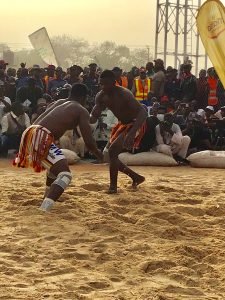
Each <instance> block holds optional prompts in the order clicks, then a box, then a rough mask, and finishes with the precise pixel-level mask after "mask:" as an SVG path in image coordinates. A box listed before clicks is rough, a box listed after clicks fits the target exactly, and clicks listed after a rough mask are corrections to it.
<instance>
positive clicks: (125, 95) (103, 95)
mask: <svg viewBox="0 0 225 300" xmlns="http://www.w3.org/2000/svg"><path fill="white" fill-rule="evenodd" d="M100 84H101V87H102V91H100V92H99V93H98V94H97V96H96V100H95V107H94V108H93V111H92V113H91V122H95V121H96V120H97V118H99V117H100V115H101V112H102V111H103V110H105V109H106V108H108V109H110V110H111V111H112V112H113V114H114V115H115V116H116V117H117V118H118V120H119V124H118V125H117V126H116V127H115V128H114V129H113V130H112V135H111V139H110V146H109V159H110V187H109V193H111V194H113V193H117V177H118V171H120V172H123V173H125V174H126V175H128V176H129V177H131V179H132V180H133V187H136V186H137V185H139V184H141V183H142V182H144V180H145V178H144V177H143V176H140V175H138V174H137V173H135V172H134V171H132V170H131V169H129V168H128V167H127V166H125V165H124V164H123V163H122V162H121V161H120V160H119V159H118V155H119V154H120V153H121V152H122V150H124V149H127V150H131V149H132V148H134V147H135V146H136V145H137V143H138V141H139V140H140V139H141V136H143V134H144V131H143V130H144V128H143V127H144V124H145V121H146V118H147V112H146V110H145V109H144V108H143V106H142V105H140V104H139V103H138V101H136V100H135V98H134V96H133V94H132V93H131V92H130V91H129V90H127V89H125V88H122V87H118V86H115V76H114V73H113V72H112V71H109V70H106V71H104V72H103V73H102V74H101V77H100Z"/></svg>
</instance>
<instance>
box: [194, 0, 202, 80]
mask: <svg viewBox="0 0 225 300" xmlns="http://www.w3.org/2000/svg"><path fill="white" fill-rule="evenodd" d="M200 6H201V0H198V7H200ZM196 38H197V40H196V60H195V76H197V75H198V71H199V69H198V63H199V40H200V36H199V33H198V32H197V36H196Z"/></svg>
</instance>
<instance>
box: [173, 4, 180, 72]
mask: <svg viewBox="0 0 225 300" xmlns="http://www.w3.org/2000/svg"><path fill="white" fill-rule="evenodd" d="M179 15H180V0H177V7H176V30H175V55H174V66H175V68H176V69H177V60H178V42H179V39H178V38H179Z"/></svg>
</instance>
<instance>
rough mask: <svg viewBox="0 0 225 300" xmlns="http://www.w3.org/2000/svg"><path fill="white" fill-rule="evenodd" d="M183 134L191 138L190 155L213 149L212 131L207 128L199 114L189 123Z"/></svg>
mask: <svg viewBox="0 0 225 300" xmlns="http://www.w3.org/2000/svg"><path fill="white" fill-rule="evenodd" d="M182 133H183V134H185V135H188V136H189V137H190V138H191V143H190V146H189V151H188V152H189V154H191V153H194V152H198V151H203V150H211V149H212V144H211V134H210V131H209V129H208V128H207V127H205V125H204V124H203V122H202V118H201V116H199V115H198V114H196V115H195V117H193V119H192V120H189V121H188V125H187V128H186V129H184V130H183V132H182Z"/></svg>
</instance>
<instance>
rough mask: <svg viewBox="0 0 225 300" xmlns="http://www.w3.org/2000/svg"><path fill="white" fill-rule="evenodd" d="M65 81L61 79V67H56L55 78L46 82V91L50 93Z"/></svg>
mask: <svg viewBox="0 0 225 300" xmlns="http://www.w3.org/2000/svg"><path fill="white" fill-rule="evenodd" d="M66 83H67V81H66V80H64V79H63V69H62V68H61V67H57V68H56V70H55V78H54V79H51V80H50V81H49V82H48V88H47V91H48V93H49V94H50V95H51V92H52V91H53V90H56V89H57V88H60V87H63V86H64V85H65V84H66Z"/></svg>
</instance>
